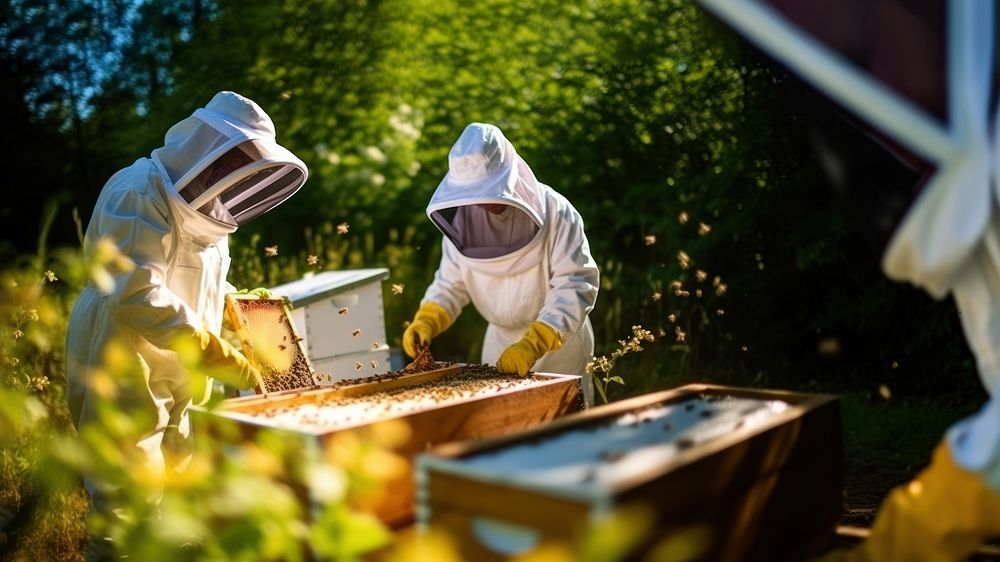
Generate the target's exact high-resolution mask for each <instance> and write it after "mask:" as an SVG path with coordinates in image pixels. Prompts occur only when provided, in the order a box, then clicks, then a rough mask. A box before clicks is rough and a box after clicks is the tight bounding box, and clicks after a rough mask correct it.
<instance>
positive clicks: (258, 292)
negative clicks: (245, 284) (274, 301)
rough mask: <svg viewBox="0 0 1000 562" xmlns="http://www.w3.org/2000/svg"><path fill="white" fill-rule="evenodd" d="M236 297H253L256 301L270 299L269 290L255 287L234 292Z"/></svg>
mask: <svg viewBox="0 0 1000 562" xmlns="http://www.w3.org/2000/svg"><path fill="white" fill-rule="evenodd" d="M236 294H237V295H254V296H255V297H257V298H258V299H269V298H271V297H272V294H271V290H270V289H267V288H264V287H257V288H256V289H240V290H239V291H236Z"/></svg>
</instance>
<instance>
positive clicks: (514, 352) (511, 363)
mask: <svg viewBox="0 0 1000 562" xmlns="http://www.w3.org/2000/svg"><path fill="white" fill-rule="evenodd" d="M560 347H562V338H561V337H560V336H559V332H557V331H556V330H555V328H553V327H551V326H549V325H548V324H545V323H544V322H539V321H537V320H536V321H535V322H533V323H532V324H531V327H530V328H528V331H527V332H526V333H525V334H524V337H522V338H521V339H520V340H519V341H518V342H517V343H515V344H514V345H512V346H510V347H508V348H507V349H505V350H504V351H503V353H501V354H500V358H499V359H497V369H498V370H499V371H500V372H502V373H517V374H518V375H521V376H522V377H523V376H524V375H527V374H528V371H530V370H531V367H532V366H534V364H535V361H538V360H539V359H541V357H542V356H543V355H545V354H546V353H548V352H550V351H554V350H556V349H559V348H560Z"/></svg>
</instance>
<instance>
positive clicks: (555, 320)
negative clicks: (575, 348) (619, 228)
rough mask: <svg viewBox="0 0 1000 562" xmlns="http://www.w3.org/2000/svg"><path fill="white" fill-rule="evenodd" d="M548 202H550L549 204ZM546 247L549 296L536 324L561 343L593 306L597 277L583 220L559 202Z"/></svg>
mask: <svg viewBox="0 0 1000 562" xmlns="http://www.w3.org/2000/svg"><path fill="white" fill-rule="evenodd" d="M550 202H551V201H550ZM562 206H563V208H562V209H560V211H559V213H558V215H557V217H558V220H556V221H555V224H553V225H552V227H553V228H555V235H554V236H553V237H552V242H550V244H551V245H550V247H549V260H550V263H549V267H550V277H549V292H548V295H547V296H546V297H545V304H544V305H543V306H542V310H541V312H540V313H539V314H538V320H540V321H542V322H544V323H546V324H548V325H549V326H552V327H553V328H555V329H556V331H558V332H559V335H560V336H561V337H562V340H563V341H566V340H567V339H569V338H570V337H571V336H572V335H573V334H575V333H576V331H577V330H579V329H580V327H581V326H582V325H583V323H584V321H585V320H586V319H587V315H589V314H590V311H591V310H593V309H594V304H595V303H596V302H597V291H598V287H599V286H600V273H599V271H598V269H597V262H595V261H594V258H593V257H592V256H591V255H590V243H589V242H588V241H587V235H586V233H585V232H584V229H583V217H581V216H580V214H579V213H578V212H577V211H576V210H575V209H573V208H572V206H570V205H569V203H568V202H566V201H563V202H562Z"/></svg>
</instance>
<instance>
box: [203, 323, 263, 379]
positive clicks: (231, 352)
mask: <svg viewBox="0 0 1000 562" xmlns="http://www.w3.org/2000/svg"><path fill="white" fill-rule="evenodd" d="M194 337H195V341H197V342H198V346H199V347H200V348H201V350H202V352H203V353H204V356H203V357H204V359H205V363H206V364H208V365H210V366H213V367H220V369H218V370H215V371H213V373H212V374H213V375H214V376H215V378H217V379H219V380H221V381H222V382H224V383H226V384H228V385H230V386H233V387H236V388H239V389H246V388H253V387H254V385H256V384H257V378H258V377H259V376H260V373H259V372H258V371H257V369H256V368H254V366H253V365H251V364H250V361H249V360H248V359H247V358H246V356H245V355H243V354H242V353H240V351H239V350H238V349H236V348H235V347H233V346H232V345H231V344H230V343H229V342H227V341H226V340H224V339H222V338H220V337H219V336H217V335H215V334H213V333H212V332H209V331H208V330H198V331H196V332H195V333H194ZM219 375H222V376H219Z"/></svg>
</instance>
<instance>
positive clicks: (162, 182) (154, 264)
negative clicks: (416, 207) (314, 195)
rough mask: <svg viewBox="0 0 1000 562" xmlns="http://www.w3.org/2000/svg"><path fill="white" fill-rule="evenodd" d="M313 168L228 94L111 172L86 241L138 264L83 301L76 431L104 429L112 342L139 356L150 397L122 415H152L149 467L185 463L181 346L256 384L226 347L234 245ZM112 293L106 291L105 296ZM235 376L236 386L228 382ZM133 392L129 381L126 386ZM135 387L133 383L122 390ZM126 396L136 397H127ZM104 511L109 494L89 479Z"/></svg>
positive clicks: (76, 343) (75, 349)
mask: <svg viewBox="0 0 1000 562" xmlns="http://www.w3.org/2000/svg"><path fill="white" fill-rule="evenodd" d="M307 174H308V172H307V169H306V166H305V164H303V162H302V161H301V160H300V159H299V158H297V157H296V156H295V155H293V154H292V153H291V152H290V151H288V150H287V149H285V148H283V147H281V146H280V145H278V143H277V142H276V140H275V131H274V124H273V123H272V122H271V119H270V117H268V115H267V114H266V113H265V112H264V111H263V110H262V109H261V108H260V107H259V106H258V105H257V104H256V103H255V102H253V101H252V100H250V99H247V98H246V97H243V96H241V95H239V94H237V93H234V92H228V91H224V92H219V93H218V94H216V95H215V96H214V97H213V98H212V100H211V101H210V102H209V103H208V104H207V105H206V106H205V107H203V108H200V109H197V110H196V111H195V112H194V113H193V114H192V115H191V116H190V117H187V118H185V119H184V120H182V121H181V122H179V123H177V124H176V125H174V126H173V127H171V128H170V130H169V131H167V134H166V137H165V139H164V145H163V146H162V147H160V148H157V149H156V150H154V151H153V152H152V154H151V156H150V157H148V158H145V157H144V158H140V159H139V160H136V161H135V162H134V163H133V164H132V165H130V166H129V167H127V168H124V169H122V170H120V171H118V172H117V173H116V174H114V175H113V176H112V177H111V179H110V180H108V182H107V183H106V184H105V186H104V188H103V190H102V191H101V193H100V196H99V197H98V200H97V203H96V205H95V207H94V211H93V214H92V216H91V218H90V223H89V225H88V227H87V232H86V237H85V243H84V246H85V252H87V253H89V254H93V253H94V252H95V251H96V248H97V245H98V242H99V241H100V240H102V239H106V240H110V241H111V242H113V243H114V244H115V245H116V246H117V247H118V249H119V250H120V252H121V253H122V254H123V255H124V256H126V257H128V258H130V259H131V260H132V262H134V267H133V268H131V269H130V270H128V271H122V272H120V273H119V274H118V275H117V276H116V277H115V279H114V286H113V287H110V290H108V288H106V287H105V288H99V287H98V286H96V285H95V284H94V283H91V284H90V285H89V286H87V287H86V288H85V289H84V290H83V292H82V293H81V294H80V296H79V298H78V299H77V301H76V304H75V306H74V308H73V312H72V315H71V316H70V320H69V329H68V334H67V344H66V355H67V357H66V360H67V366H66V372H67V382H68V400H69V407H70V412H71V414H72V417H73V422H74V424H75V425H76V427H77V428H78V430H83V429H84V428H86V427H87V426H88V425H90V424H95V423H98V403H99V402H100V399H99V397H98V396H97V395H95V394H94V393H93V392H92V391H91V389H90V380H91V376H92V375H94V374H95V373H99V372H101V371H102V369H103V368H104V367H105V365H104V361H105V358H104V354H105V352H106V350H107V349H108V348H109V346H110V345H112V344H113V342H118V343H124V345H126V348H127V349H129V350H130V351H131V352H133V353H134V359H135V367H136V371H135V372H136V375H137V377H143V378H144V380H143V379H137V381H130V382H131V383H136V382H138V384H140V385H142V386H144V387H145V392H140V393H139V394H138V396H141V398H140V399H138V401H137V402H131V403H124V402H123V401H122V400H119V401H118V402H117V403H116V404H115V407H116V408H119V409H121V410H124V411H125V412H129V411H133V412H137V411H141V410H145V411H147V412H151V413H152V418H153V419H154V420H155V424H154V425H153V426H152V427H150V428H149V431H148V433H147V434H145V435H144V436H143V437H142V438H141V440H140V441H139V443H138V447H139V448H140V449H141V450H142V452H143V453H144V456H145V458H146V459H147V462H148V465H149V468H150V469H151V470H154V471H158V472H161V473H163V472H164V471H168V470H172V469H175V468H177V467H175V466H171V465H172V464H173V463H172V462H171V459H176V460H178V461H180V462H181V463H183V461H184V459H185V454H184V445H185V442H186V441H187V440H188V439H189V438H190V432H191V428H190V425H189V420H188V413H187V410H188V406H189V404H190V403H191V401H192V394H194V395H196V396H197V395H199V394H203V393H204V391H205V389H204V388H201V389H192V382H193V381H192V378H191V376H190V375H189V373H188V372H187V371H186V370H185V369H184V368H183V367H182V366H181V362H180V360H179V358H178V356H177V353H176V352H175V351H173V350H172V346H174V345H175V344H176V342H178V341H181V340H185V339H186V340H190V339H191V338H194V341H195V342H196V343H197V344H198V346H199V347H200V349H201V350H203V352H204V360H205V361H206V362H207V363H208V364H209V365H213V366H216V367H221V368H217V369H215V370H213V371H212V372H213V373H220V378H221V377H222V376H226V377H227V378H226V380H225V382H227V383H230V384H232V385H234V386H238V387H241V388H247V387H250V386H252V385H253V383H254V373H253V372H252V371H253V369H252V367H251V366H250V365H249V363H248V362H247V359H246V358H245V357H244V356H243V355H242V354H241V353H240V352H239V351H238V350H236V349H234V348H233V347H232V346H231V345H230V344H229V343H228V342H226V341H225V340H223V339H221V338H220V337H219V334H220V330H221V327H222V315H223V306H224V296H225V294H226V293H227V292H231V291H233V290H235V288H234V287H233V286H232V285H230V284H229V283H228V282H227V281H226V275H227V273H228V271H229V264H230V258H229V245H228V243H229V242H228V241H229V235H230V234H231V233H233V232H235V231H236V229H237V227H239V226H240V225H243V224H246V223H247V221H249V220H252V219H253V218H255V217H258V216H260V215H261V214H262V213H264V212H266V211H268V210H270V209H272V208H274V207H275V206H276V205H278V204H279V203H281V202H283V201H284V200H286V199H287V198H288V197H290V196H291V195H292V194H293V193H295V192H296V191H297V190H298V189H299V188H300V187H302V185H303V183H304V182H305V181H306V177H307ZM102 289H103V290H102ZM227 375H228V376H227ZM122 382H123V383H125V381H122ZM125 384H128V383H125ZM122 396H132V397H134V396H136V394H127V393H123V394H122ZM85 480H86V484H87V487H88V491H90V492H91V495H92V498H93V500H94V504H95V507H96V508H98V509H101V508H105V507H108V506H103V505H101V502H102V501H103V499H104V496H105V493H107V492H109V491H110V490H108V489H105V488H103V487H101V485H100V484H99V483H97V482H95V481H94V480H92V479H89V478H86V479H85Z"/></svg>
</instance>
